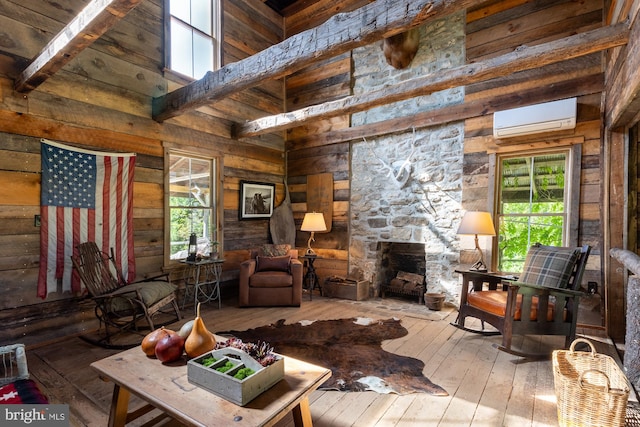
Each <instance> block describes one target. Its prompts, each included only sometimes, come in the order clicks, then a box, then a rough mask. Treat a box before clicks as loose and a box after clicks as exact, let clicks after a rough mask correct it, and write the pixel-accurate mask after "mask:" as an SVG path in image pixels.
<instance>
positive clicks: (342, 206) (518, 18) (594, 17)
mask: <svg viewBox="0 0 640 427" xmlns="http://www.w3.org/2000/svg"><path fill="white" fill-rule="evenodd" d="M304 4H305V2H300V6H299V7H298V9H296V10H295V11H290V12H291V15H288V16H285V27H286V31H287V34H288V35H289V34H290V32H299V31H302V30H305V29H307V28H309V27H311V26H313V25H317V23H318V22H321V21H322V18H320V17H317V16H316V15H314V12H316V13H317V11H325V10H327V9H329V8H330V7H331V5H333V4H334V2H331V1H329V0H321V1H317V2H314V3H313V4H312V5H309V6H307V7H305V8H302V5H304ZM337 4H338V6H336V7H339V8H340V10H341V11H344V10H350V8H351V6H350V4H352V5H353V6H354V7H355V6H361V5H362V4H363V2H362V1H357V0H352V1H351V2H346V1H341V2H337ZM602 15H603V12H602V2H601V1H597V0H596V1H591V0H590V1H585V2H574V1H569V0H565V1H552V0H542V1H537V2H529V1H526V0H512V1H508V2H506V1H498V0H496V1H489V2H484V3H482V5H481V6H479V7H476V8H473V9H470V10H469V11H468V13H467V40H466V44H467V58H468V62H474V61H479V60H482V59H486V58H489V57H493V56H497V55H500V54H504V53H507V52H510V51H513V50H514V49H515V48H517V47H518V46H520V45H535V44H539V43H543V42H548V41H550V40H554V39H559V38H562V37H566V36H568V35H571V34H575V33H578V32H583V31H588V30H591V29H594V28H597V27H600V26H601V25H602V20H603V16H602ZM350 72H351V61H350V58H348V57H347V56H346V55H345V56H344V57H339V58H334V59H333V60H332V61H328V62H327V63H325V64H322V65H317V66H314V67H310V68H309V69H307V70H301V71H300V72H298V73H295V74H293V75H292V76H290V77H289V78H288V79H287V82H286V85H287V109H288V110H295V109H297V108H301V107H304V106H307V105H310V104H313V103H318V102H321V101H322V100H325V99H326V100H328V99H336V98H339V97H342V96H345V95H349V94H351V92H350V87H349V85H350ZM602 87H603V76H602V69H601V59H600V56H599V55H592V56H589V57H586V58H582V59H577V60H574V61H570V62H566V63H561V64H558V65H554V66H548V67H545V68H541V69H538V70H533V71H529V72H523V73H517V74H514V75H512V76H508V77H506V78H502V79H499V80H495V81H490V82H485V83H480V84H476V85H473V86H469V87H467V88H466V96H465V103H466V104H469V105H474V106H482V108H475V110H476V111H480V113H479V114H478V115H477V116H476V117H471V118H469V119H467V120H465V149H464V150H465V154H464V155H465V159H464V170H465V177H464V186H463V207H464V208H465V209H473V208H481V209H486V201H487V197H488V195H489V187H488V186H489V183H488V181H489V154H490V153H495V152H497V151H499V150H502V149H503V148H500V147H499V146H498V145H497V144H496V143H495V141H494V139H493V136H492V113H493V112H494V111H497V110H502V109H508V108H513V107H517V106H523V105H528V104H534V103H538V102H545V101H551V100H556V99H562V98H569V97H573V96H577V97H578V103H579V112H578V126H577V128H576V129H575V131H570V132H565V133H563V134H562V135H561V137H562V138H565V139H571V140H573V141H582V140H583V141H584V142H582V172H581V190H580V195H581V203H580V222H579V227H580V230H579V241H580V243H581V244H587V243H588V244H591V245H592V246H593V247H594V251H593V252H592V256H591V258H590V262H589V266H588V271H587V274H586V279H585V280H589V281H596V282H598V284H600V285H602V284H603V278H602V273H601V272H602V268H601V260H600V247H601V223H600V219H601V218H600V209H601V206H600V204H599V202H600V199H601V194H602V192H601V188H600V166H601V161H600V155H601V153H600V148H601V138H600V94H601V91H602ZM472 103H473V104H472ZM411 121H412V118H411V117H407V122H408V123H407V126H406V127H409V126H410V125H411ZM348 126H349V118H348V117H347V116H343V117H338V118H335V119H333V120H330V121H321V122H316V123H313V124H310V125H307V126H301V127H298V128H295V129H291V130H290V131H289V132H288V133H287V159H288V163H287V176H288V182H289V184H290V186H291V188H292V189H293V195H294V199H293V200H294V202H295V204H294V213H295V216H296V218H297V219H298V220H301V218H302V216H303V214H304V211H305V208H306V205H305V202H306V187H305V183H306V175H307V174H311V173H321V172H332V173H333V174H334V181H335V183H336V184H335V185H336V188H335V192H334V195H335V200H336V202H335V206H334V230H332V231H331V232H330V233H328V234H327V235H318V234H316V245H315V247H317V248H319V250H318V252H319V253H320V254H321V255H323V256H325V257H327V258H330V259H337V260H344V261H343V262H342V263H333V264H331V268H330V269H327V270H324V269H323V264H322V263H317V264H316V266H317V267H318V266H319V267H318V271H319V273H320V276H321V277H323V276H327V275H330V274H335V273H337V274H340V275H345V274H346V272H347V270H346V269H347V261H346V260H347V253H346V248H347V247H348V239H349V236H348V198H349V183H348V177H349V164H348V159H349V153H350V143H349V142H341V143H338V144H332V145H324V146H323V145H322V142H321V141H323V140H322V138H321V137H318V134H321V133H327V132H331V131H336V130H339V129H344V128H346V127H348ZM546 137H549V135H541V136H537V137H533V138H521V139H516V141H517V142H521V143H523V145H521V147H523V148H531V147H533V148H535V147H536V146H537V147H539V146H540V145H544V144H547V142H544V141H545V138H546ZM554 137H555V138H557V137H558V136H557V135H554ZM308 140H313V141H314V144H312V145H313V147H307V148H305V147H304V142H305V141H308ZM510 149H512V150H513V146H511V148H510ZM343 213H344V214H345V216H344V217H342V214H343ZM299 244H302V241H300V242H299ZM340 266H341V267H343V268H344V270H342V271H336V270H335V268H336V267H340ZM598 315H599V314H598Z"/></svg>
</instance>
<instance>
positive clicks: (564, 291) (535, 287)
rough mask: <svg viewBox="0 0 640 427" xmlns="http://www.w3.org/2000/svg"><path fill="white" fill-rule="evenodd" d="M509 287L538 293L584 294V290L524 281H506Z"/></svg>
mask: <svg viewBox="0 0 640 427" xmlns="http://www.w3.org/2000/svg"><path fill="white" fill-rule="evenodd" d="M505 283H506V284H507V285H508V286H509V287H512V286H513V287H517V288H526V289H531V290H532V291H531V292H530V293H533V294H536V293H547V292H548V293H552V294H564V295H567V296H578V297H579V296H584V292H581V291H574V290H572V289H565V288H554V287H551V286H541V285H534V284H532V283H524V282H505ZM535 290H538V291H540V292H535Z"/></svg>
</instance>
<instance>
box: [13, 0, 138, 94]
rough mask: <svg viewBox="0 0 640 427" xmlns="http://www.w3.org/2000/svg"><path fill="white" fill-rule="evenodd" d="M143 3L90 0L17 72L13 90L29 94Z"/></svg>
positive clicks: (125, 0) (122, 0)
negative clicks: (25, 66)
mask: <svg viewBox="0 0 640 427" xmlns="http://www.w3.org/2000/svg"><path fill="white" fill-rule="evenodd" d="M141 2H142V0H92V1H91V2H90V3H89V4H87V5H86V6H85V8H84V9H82V11H81V12H80V13H79V14H78V15H76V16H75V18H73V20H71V22H69V23H68V24H67V25H66V26H65V27H64V28H63V29H62V30H61V31H60V32H59V33H58V34H56V36H55V37H54V38H53V39H51V41H50V42H49V43H47V45H46V46H45V47H44V48H43V49H42V50H41V51H40V53H39V54H38V55H36V57H35V58H34V59H33V60H32V61H31V63H29V65H28V66H27V68H25V70H24V71H23V72H22V73H20V75H19V76H18V78H17V79H16V81H15V84H14V88H15V90H16V91H18V92H30V91H32V90H33V89H35V88H37V87H38V86H39V85H41V84H42V83H43V82H44V81H45V80H47V79H48V78H49V77H51V76H52V75H54V74H55V73H56V72H57V71H58V70H60V69H61V68H62V67H64V66H65V65H66V64H67V63H68V62H69V61H71V60H72V59H73V58H75V57H76V56H77V55H78V54H79V53H80V52H82V51H83V50H84V49H85V48H87V47H88V46H90V45H91V44H92V43H93V42H95V41H96V40H98V39H99V38H100V36H102V35H103V34H104V33H105V32H107V30H109V29H110V28H111V27H113V26H114V25H115V24H116V22H118V21H120V19H122V18H124V17H125V16H126V15H127V13H129V12H130V11H131V10H133V9H134V8H135V7H136V6H137V5H138V4H139V3H141Z"/></svg>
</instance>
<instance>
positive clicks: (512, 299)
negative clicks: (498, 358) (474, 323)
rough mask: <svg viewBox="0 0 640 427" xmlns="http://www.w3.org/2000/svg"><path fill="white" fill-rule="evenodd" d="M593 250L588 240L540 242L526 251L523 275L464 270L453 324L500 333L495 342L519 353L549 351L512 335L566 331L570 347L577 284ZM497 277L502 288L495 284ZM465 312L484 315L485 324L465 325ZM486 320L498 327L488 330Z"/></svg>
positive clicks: (472, 330)
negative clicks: (516, 342) (521, 344)
mask: <svg viewBox="0 0 640 427" xmlns="http://www.w3.org/2000/svg"><path fill="white" fill-rule="evenodd" d="M590 251H591V248H590V246H588V245H585V246H583V247H580V248H565V247H554V246H543V245H540V244H536V245H534V246H532V247H531V249H530V250H529V252H528V253H527V258H526V261H525V265H524V270H523V274H522V275H521V276H520V277H519V278H518V280H520V281H516V280H505V277H504V276H499V275H498V276H494V277H493V278H492V277H491V274H490V273H480V272H473V271H466V272H463V284H462V290H461V293H460V309H459V314H458V318H457V319H456V321H455V322H454V323H452V325H453V326H455V327H457V328H459V329H463V330H465V331H468V332H473V333H478V334H483V335H498V334H502V344H501V345H499V346H496V347H497V348H498V349H500V350H502V351H505V352H507V353H511V354H514V355H516V356H521V357H527V358H546V357H549V356H550V354H531V353H526V352H523V351H521V350H518V349H514V348H513V347H512V345H511V344H512V337H513V335H563V336H565V337H566V339H565V347H568V346H569V345H570V344H571V342H572V341H573V340H574V338H575V334H576V322H577V318H578V304H579V300H580V296H581V295H582V292H580V291H579V288H580V283H581V281H582V276H583V274H584V270H585V267H586V264H587V258H588V257H589V253H590ZM496 278H497V280H495V279H496ZM483 282H486V283H489V290H485V289H484V287H483V286H482V283H483ZM498 282H500V283H501V284H502V289H498V288H497V286H496V285H497V283H498ZM470 284H472V285H473V286H472V288H471V289H470V286H469V285H470ZM523 313H529V315H523ZM541 313H546V315H540V314H541ZM467 317H475V318H477V319H480V321H481V327H482V329H480V330H477V329H471V328H467V327H465V320H466V318H467ZM485 322H486V323H488V324H490V325H492V326H493V327H494V328H496V329H497V331H495V330H485V329H484V323H485Z"/></svg>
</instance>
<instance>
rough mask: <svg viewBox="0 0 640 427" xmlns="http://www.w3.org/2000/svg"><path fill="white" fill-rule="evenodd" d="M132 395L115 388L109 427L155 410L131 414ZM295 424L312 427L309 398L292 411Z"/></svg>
mask: <svg viewBox="0 0 640 427" xmlns="http://www.w3.org/2000/svg"><path fill="white" fill-rule="evenodd" d="M130 397H131V393H130V392H129V390H128V389H126V388H125V387H121V386H119V385H117V384H116V385H114V386H113V396H112V398H111V409H110V410H109V427H124V426H126V424H127V423H128V422H131V421H133V420H134V419H136V418H138V417H140V416H142V415H144V414H146V413H147V412H149V411H152V410H153V406H151V405H145V406H143V407H142V408H140V409H138V410H137V411H134V413H129V398H130ZM291 414H292V415H293V424H294V425H295V426H296V427H312V426H313V420H312V419H311V408H310V407H309V397H304V398H302V400H301V401H300V403H299V404H298V405H296V406H294V407H293V409H292V410H291Z"/></svg>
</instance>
